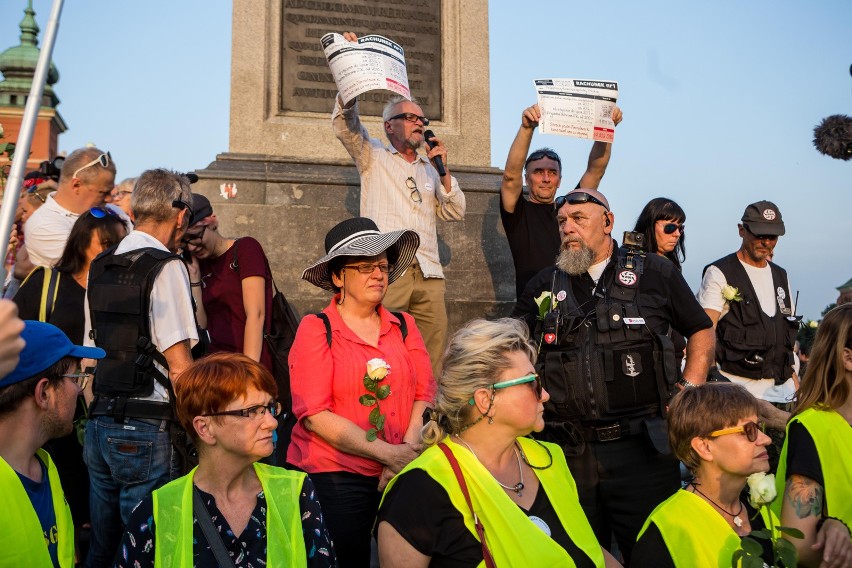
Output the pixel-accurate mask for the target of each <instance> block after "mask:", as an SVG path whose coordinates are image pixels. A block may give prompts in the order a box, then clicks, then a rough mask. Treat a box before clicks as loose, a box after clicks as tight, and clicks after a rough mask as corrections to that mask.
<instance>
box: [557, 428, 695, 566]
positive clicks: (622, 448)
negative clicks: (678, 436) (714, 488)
mask: <svg viewBox="0 0 852 568" xmlns="http://www.w3.org/2000/svg"><path fill="white" fill-rule="evenodd" d="M566 457H567V459H568V467H569V468H570V470H571V475H573V476H574V480H575V481H576V482H577V491H578V492H579V495H580V505H582V507H583V511H584V512H585V513H586V517H588V519H589V523H590V524H591V525H592V529H593V530H594V531H595V536H596V537H597V539H598V542H600V544H601V546H603V547H604V548H605V549H607V550H609V549H610V548H611V545H612V542H611V541H612V535H613V534H615V539H616V541H617V542H618V548H619V550H620V551H621V553H622V554H623V555H624V562H625V566H626V565H628V564H629V563H630V552H631V551H632V550H633V545H634V544H635V543H636V537H637V535H638V534H639V530H640V529H641V528H642V525H643V524H644V523H645V519H647V518H648V515H650V514H651V511H653V510H654V508H655V507H656V506H657V505H659V504H660V503H662V502H663V501H665V500H666V499H668V498H669V497H671V496H672V495H673V494H674V493H675V491H677V490H678V489H679V488H680V469H679V467H678V461H677V459H676V458H675V457H674V456H672V455H668V456H664V455H661V454H659V453H658V452H657V451H656V450H655V449H654V448H653V447H652V446H651V443H650V442H649V441H648V440H646V439H645V437H644V436H642V435H639V436H631V437H628V438H622V439H620V440H614V441H612V442H590V443H587V444H586V450H585V451H584V452H583V453H582V455H579V456H575V457H568V456H566Z"/></svg>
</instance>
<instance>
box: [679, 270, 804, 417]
mask: <svg viewBox="0 0 852 568" xmlns="http://www.w3.org/2000/svg"><path fill="white" fill-rule="evenodd" d="M740 264H741V265H742V267H743V268H744V269H745V271H746V274H748V278H749V280H751V285H752V287H754V292H755V294H757V301H758V303H759V304H760V309H761V310H763V313H765V314H766V315H767V316H769V317H773V316H774V315H775V312H776V311H777V310H778V304H777V301H776V298H775V284H774V282H773V280H772V269H771V268H770V267H769V265H768V264H767V265H766V266H764V267H763V268H758V267H756V266H751V265H750V264H746V263H744V262H743V261H742V260H740ZM727 285H728V281H727V279H726V278H725V275H724V274H722V271H721V270H720V269H719V268H717V267H716V266H708V267H707V271H706V272H705V273H704V278H703V279H702V281H701V289H700V290H698V294H697V295H696V296H697V298H698V303H699V304H701V307H702V308H704V309H706V310H716V311H717V312H720V314H721V315H720V316H719V319H720V320H721V319H722V318H723V317H725V316H726V315H727V314H728V312H729V311H730V308H729V305H728V304H729V302H728V301H727V300H725V298H724V296H722V288H724V287H725V286H727ZM789 289H790V283H789V281H788V282H787V290H789ZM786 302H787V303H788V304H790V305H792V303H793V299H792V298H788V299H787V300H786ZM792 309H793V313H796V312H795V306H792ZM720 372H721V373H722V374H723V375H725V377H727V378H728V379H730V381H731V382H733V383H737V384H739V385H742V386H744V387H745V388H746V390H748V391H749V392H750V393H751V394H753V395H754V396H755V397H757V398H759V399H762V400H766V401H769V402H792V401H793V400H794V397H795V394H796V387H795V385H794V384H793V379H792V378H791V379H789V380H787V382H786V383H784V384H783V385H776V384H775V379H757V380H756V379H749V378H746V377H740V376H737V375H732V374H731V373H728V372H726V371H722V370H721V369H720Z"/></svg>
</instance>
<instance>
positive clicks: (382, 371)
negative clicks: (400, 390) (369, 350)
mask: <svg viewBox="0 0 852 568" xmlns="http://www.w3.org/2000/svg"><path fill="white" fill-rule="evenodd" d="M388 373H390V365H388V364H387V363H386V362H385V360H384V359H370V360H369V361H367V376H368V377H370V378H371V379H373V380H374V381H381V380H382V379H384V378H385V377H386V376H388Z"/></svg>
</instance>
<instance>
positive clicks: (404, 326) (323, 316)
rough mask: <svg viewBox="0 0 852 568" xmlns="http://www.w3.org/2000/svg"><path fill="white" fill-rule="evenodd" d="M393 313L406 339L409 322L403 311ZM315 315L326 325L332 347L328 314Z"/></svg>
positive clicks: (326, 333) (403, 338)
mask: <svg viewBox="0 0 852 568" xmlns="http://www.w3.org/2000/svg"><path fill="white" fill-rule="evenodd" d="M391 313H392V314H393V315H395V316H396V319H398V320H399V331H400V333H402V340H403V341H405V338H406V337H408V322H406V321H405V318H404V317H403V315H402V312H391ZM314 315H315V316H317V317H318V318H319V319H321V320H322V323H323V325H325V341H326V343H328V346H329V347H331V322H330V321H329V320H328V316H327V315H326V314H325V312H319V313H317V314H314Z"/></svg>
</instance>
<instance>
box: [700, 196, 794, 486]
mask: <svg viewBox="0 0 852 568" xmlns="http://www.w3.org/2000/svg"><path fill="white" fill-rule="evenodd" d="M738 229H739V234H740V238H741V239H742V244H741V245H740V249H739V250H738V251H737V252H735V253H733V254H729V255H728V256H725V257H723V258H720V259H719V260H716V261H714V262H712V263H710V264H709V265H708V266H707V267H706V268H705V269H704V277H703V279H702V282H701V289H700V290H699V292H698V301H699V302H700V303H701V306H702V307H703V308H704V311H706V312H707V315H709V316H710V319H711V320H713V324H714V327H715V329H716V363H717V364H718V366H719V371H720V372H721V373H722V375H724V376H725V377H726V378H727V379H728V380H730V381H731V382H735V383H737V384H740V385H742V386H744V387H745V388H746V390H748V391H749V392H750V393H751V394H753V395H754V396H755V398H757V399H758V400H759V401H761V402H762V404H761V415H762V417H763V418H764V419H765V420H766V421H767V424H768V426H769V430H768V432H767V433H768V434H769V436H770V437H771V438H772V445H771V446H769V447H768V451H769V465H770V467H771V468H772V471H774V470H775V467H776V466H777V465H778V457H779V454H780V452H781V447H782V445H783V442H784V431H785V426H786V423H787V419H788V418H789V417H790V415H789V411H790V410H791V407H792V402H793V399H794V398H793V397H794V395H795V392H796V389H797V387H798V385H797V384H796V381H795V379H794V377H793V348H794V345H795V342H796V332H797V331H798V329H799V322H800V320H801V319H802V318H801V316H797V315H796V306H795V305H794V298H793V295H792V294H791V293H790V291H791V290H792V288H790V282H789V280H788V278H787V272H786V271H785V270H784V269H783V268H781V267H780V266H778V265H777V264H775V263H773V262H771V261H770V259H771V256H772V254H773V253H774V252H775V245H776V244H778V237H780V236H782V235H783V234H784V232H785V228H784V221H783V219H782V218H781V211H779V209H778V207H777V206H776V205H775V204H774V203H772V202H771V201H758V202H756V203H752V204H751V205H749V206H748V207H746V210H745V212H744V213H743V216H742V220H741V222H740V224H739V226H738ZM764 401H765V402H764Z"/></svg>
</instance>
